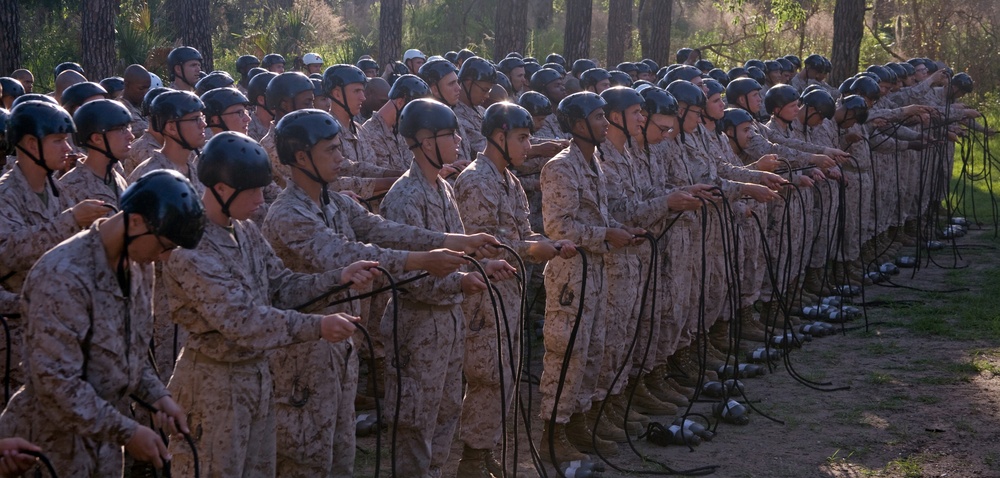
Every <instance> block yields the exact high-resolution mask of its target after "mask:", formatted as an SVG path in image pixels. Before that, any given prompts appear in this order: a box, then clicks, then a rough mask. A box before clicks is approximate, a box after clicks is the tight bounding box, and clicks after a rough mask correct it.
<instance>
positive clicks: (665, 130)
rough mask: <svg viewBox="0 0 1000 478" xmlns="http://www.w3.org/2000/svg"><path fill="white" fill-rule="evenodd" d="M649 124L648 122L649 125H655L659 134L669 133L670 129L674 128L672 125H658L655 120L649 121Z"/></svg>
mask: <svg viewBox="0 0 1000 478" xmlns="http://www.w3.org/2000/svg"><path fill="white" fill-rule="evenodd" d="M649 124H650V126H655V127H656V129H658V130H660V133H661V134H663V133H669V132H671V131H673V130H674V128H673V127H672V126H660V125H659V124H657V123H656V122H655V121H650V122H649Z"/></svg>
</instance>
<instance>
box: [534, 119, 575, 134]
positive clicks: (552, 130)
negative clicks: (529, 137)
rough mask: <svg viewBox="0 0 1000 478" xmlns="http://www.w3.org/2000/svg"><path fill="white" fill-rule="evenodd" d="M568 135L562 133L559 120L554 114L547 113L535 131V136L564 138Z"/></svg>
mask: <svg viewBox="0 0 1000 478" xmlns="http://www.w3.org/2000/svg"><path fill="white" fill-rule="evenodd" d="M568 136H569V135H568V134H567V133H564V132H563V130H562V127H560V126H559V120H558V119H556V115H548V116H546V117H545V122H543V123H542V127H541V128H538V131H535V134H534V137H535V138H544V139H566V138H567V137H568Z"/></svg>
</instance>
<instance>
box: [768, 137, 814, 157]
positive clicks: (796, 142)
mask: <svg viewBox="0 0 1000 478" xmlns="http://www.w3.org/2000/svg"><path fill="white" fill-rule="evenodd" d="M769 139H771V140H772V141H773V142H775V143H778V144H781V145H784V146H788V147H789V148H792V149H795V150H797V151H804V152H806V153H812V154H823V146H822V145H818V144H814V143H809V142H806V141H802V140H801V139H798V138H791V137H785V136H781V135H773V136H772V137H771V138H769Z"/></svg>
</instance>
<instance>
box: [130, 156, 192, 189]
mask: <svg viewBox="0 0 1000 478" xmlns="http://www.w3.org/2000/svg"><path fill="white" fill-rule="evenodd" d="M197 157H198V156H197V154H195V152H194V151H191V152H190V153H189V154H188V159H187V169H188V170H187V172H184V171H181V170H179V169H177V166H176V165H175V164H174V163H173V162H172V161H170V159H168V158H167V157H166V155H164V154H163V151H162V150H160V149H155V150H153V151H152V153H150V155H149V157H148V158H147V159H146V160H145V161H143V162H141V163H139V165H138V166H136V167H135V169H134V170H132V173H131V174H129V175H128V183H129V184H132V183H134V182H136V181H137V180H138V179H139V178H141V177H142V176H143V175H144V174H146V173H148V172H150V171H155V170H157V169H172V170H174V171H178V172H180V173H182V174H184V176H186V177H187V178H188V180H189V181H191V184H192V185H193V186H194V189H195V191H197V192H198V194H199V195H200V194H201V193H203V192H205V186H204V185H202V184H201V181H198V168H197V167H195V164H194V162H195V160H196V159H197Z"/></svg>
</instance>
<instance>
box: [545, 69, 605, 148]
mask: <svg viewBox="0 0 1000 478" xmlns="http://www.w3.org/2000/svg"><path fill="white" fill-rule="evenodd" d="M577 61H580V60H577ZM606 104H607V102H605V101H604V98H601V97H600V96H599V95H597V94H595V93H591V92H589V91H581V92H579V93H573V94H572V95H569V96H567V97H565V98H563V99H562V101H560V102H559V106H558V107H557V109H556V117H557V118H558V119H559V127H560V128H562V130H563V132H564V133H572V131H573V122H574V121H576V120H586V119H587V117H588V116H590V114H591V113H593V112H594V111H595V110H597V109H602V108H604V105H606Z"/></svg>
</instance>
